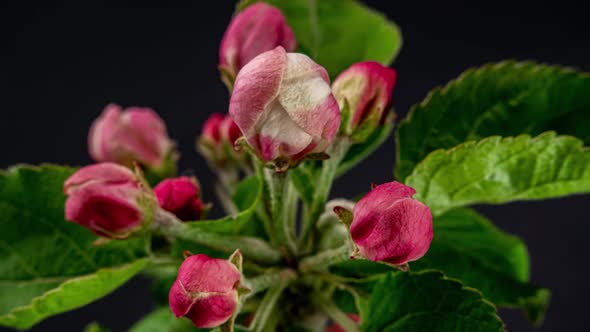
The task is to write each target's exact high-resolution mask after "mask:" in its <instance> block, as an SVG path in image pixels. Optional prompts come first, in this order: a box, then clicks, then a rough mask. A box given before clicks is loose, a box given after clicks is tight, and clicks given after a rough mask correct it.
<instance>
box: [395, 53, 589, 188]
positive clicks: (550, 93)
mask: <svg viewBox="0 0 590 332" xmlns="http://www.w3.org/2000/svg"><path fill="white" fill-rule="evenodd" d="M588 109H590V75H589V74H587V73H580V72H576V71H574V70H571V69H566V68H562V67H556V66H547V65H540V64H536V63H532V62H514V61H507V62H501V63H496V64H489V65H485V66H483V67H480V68H475V69H470V70H468V71H466V72H465V73H463V74H462V75H461V76H460V77H459V78H457V79H456V80H454V81H451V82H450V83H449V84H447V85H446V86H445V87H442V88H437V89H435V90H434V91H432V92H431V93H430V94H429V95H428V97H426V99H425V100H424V101H423V102H421V103H420V104H417V105H415V106H414V107H413V109H412V110H411V112H410V114H409V115H408V117H407V118H406V119H405V120H404V121H402V123H401V124H400V126H399V128H398V131H397V139H396V141H397V145H398V149H397V151H398V158H397V160H398V162H397V165H396V177H397V178H398V179H400V180H402V181H403V180H404V179H405V178H406V177H407V176H408V175H409V174H410V173H411V172H412V170H413V169H414V167H415V166H416V164H418V162H420V161H421V160H422V159H424V157H426V155H428V154H429V153H430V152H432V151H434V150H437V149H449V148H451V147H453V146H456V145H458V144H461V143H463V142H465V141H469V140H479V139H482V138H484V137H488V136H492V135H500V136H515V135H520V134H530V135H538V134H540V133H542V132H544V131H548V130H555V131H557V133H558V134H568V135H573V136H576V137H580V138H581V139H582V140H583V141H584V143H585V144H589V143H590V117H588V116H587V113H588Z"/></svg>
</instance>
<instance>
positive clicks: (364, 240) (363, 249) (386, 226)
mask: <svg viewBox="0 0 590 332" xmlns="http://www.w3.org/2000/svg"><path fill="white" fill-rule="evenodd" d="M415 193H416V191H415V190H414V189H413V188H411V187H408V186H405V185H403V184H401V183H399V182H389V183H385V184H382V185H379V186H377V187H375V188H374V189H373V190H372V191H371V192H369V193H368V194H367V195H366V196H365V197H363V198H362V199H361V200H360V201H359V202H358V203H357V204H356V205H355V206H354V209H353V221H352V225H351V228H350V233H351V235H352V239H353V241H354V242H355V244H356V246H357V248H358V251H359V254H360V255H361V256H363V257H365V258H367V259H370V260H373V261H383V262H386V263H389V264H392V265H397V266H402V265H404V264H406V263H408V262H411V261H415V260H417V259H419V258H421V257H422V256H424V254H426V252H427V251H428V248H429V247H430V242H431V241H432V214H431V213H430V209H429V208H428V207H427V206H426V205H424V204H423V203H421V202H419V201H417V200H415V199H413V198H412V196H413V195H414V194H415Z"/></svg>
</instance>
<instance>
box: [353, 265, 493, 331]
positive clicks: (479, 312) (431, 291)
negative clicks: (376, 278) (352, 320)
mask: <svg viewBox="0 0 590 332" xmlns="http://www.w3.org/2000/svg"><path fill="white" fill-rule="evenodd" d="M361 329H362V331H364V332H394V331H404V332H413V331H416V332H422V331H441V332H442V331H469V332H472V331H481V332H484V331H485V332H488V331H490V332H491V331H496V332H499V331H503V329H504V324H503V323H502V321H501V320H500V318H499V317H498V315H497V314H496V309H495V308H494V306H493V305H492V304H491V303H489V302H487V301H486V300H484V299H483V298H482V296H481V294H480V293H479V292H477V291H476V290H474V289H472V288H467V287H464V286H463V285H462V284H461V283H460V282H458V281H455V280H452V279H448V278H446V277H445V276H444V275H443V274H442V273H440V272H437V271H423V272H417V273H415V272H409V273H401V272H396V273H388V274H387V275H385V276H384V277H383V278H382V280H381V281H380V282H379V283H378V284H377V286H376V287H375V288H374V290H373V293H372V295H371V299H370V300H369V306H368V312H367V313H366V314H365V315H364V316H363V317H362V325H361Z"/></svg>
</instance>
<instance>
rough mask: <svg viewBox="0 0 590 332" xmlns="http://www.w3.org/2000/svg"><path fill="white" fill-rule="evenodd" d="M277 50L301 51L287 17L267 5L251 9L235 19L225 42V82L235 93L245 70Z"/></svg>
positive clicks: (221, 58) (222, 63) (221, 64)
mask: <svg viewBox="0 0 590 332" xmlns="http://www.w3.org/2000/svg"><path fill="white" fill-rule="evenodd" d="M277 46H282V47H283V48H285V49H286V50H287V51H288V52H292V51H294V50H295V48H296V47H297V42H296V41H295V35H293V31H292V30H291V28H290V27H289V25H288V24H287V22H286V21H285V17H284V16H283V13H281V11H280V10H279V9H277V8H275V7H273V6H271V5H268V4H265V3H263V2H259V3H255V4H253V5H251V6H249V7H247V8H246V9H245V10H243V11H242V12H240V13H239V14H238V15H236V16H235V17H234V18H233V19H232V21H231V22H230V24H229V26H228V28H227V30H226V31H225V34H224V35H223V40H222V41H221V47H220V49H219V69H220V71H221V75H222V79H223V81H224V82H225V83H226V85H227V86H228V87H229V88H230V89H231V87H232V86H233V82H234V79H235V77H236V75H237V74H238V72H239V71H240V69H242V67H244V66H245V65H246V64H247V63H248V62H250V61H251V60H252V59H254V58H255V57H256V56H258V55H259V54H261V53H264V52H266V51H270V50H272V49H274V48H275V47H277Z"/></svg>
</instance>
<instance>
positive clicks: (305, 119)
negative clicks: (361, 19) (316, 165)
mask: <svg viewBox="0 0 590 332" xmlns="http://www.w3.org/2000/svg"><path fill="white" fill-rule="evenodd" d="M229 113H230V114H231V116H232V118H233V119H234V121H235V122H236V124H237V125H238V127H240V129H241V131H242V133H243V134H244V136H245V138H246V140H247V142H248V144H249V145H250V146H251V147H252V149H253V150H254V151H255V152H256V154H257V155H258V157H259V158H261V159H262V160H264V161H266V162H272V163H274V164H275V165H276V166H277V169H285V168H287V167H289V166H290V165H292V164H293V163H295V162H297V161H299V160H301V159H302V158H304V157H305V156H307V155H308V154H311V153H318V152H323V151H324V150H325V149H326V148H327V147H328V146H329V145H330V144H331V143H332V140H333V139H334V136H335V135H336V132H337V131H338V127H339V126H340V110H339V108H338V104H337V103H336V100H335V99H334V96H333V95H332V92H331V90H330V79H329V77H328V73H327V72H326V70H325V69H324V68H323V67H321V66H320V65H318V64H317V63H315V62H313V61H312V60H311V59H310V58H309V57H307V56H306V55H303V54H299V53H287V52H286V51H285V49H284V48H282V47H280V46H279V47H277V48H275V49H273V50H271V51H267V52H265V53H262V54H260V55H259V56H257V57H256V58H254V59H253V60H252V61H250V62H249V63H248V64H247V65H246V66H244V68H242V70H241V71H240V73H239V74H238V77H237V78H236V82H235V86H234V91H233V93H232V96H231V99H230V106H229Z"/></svg>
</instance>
